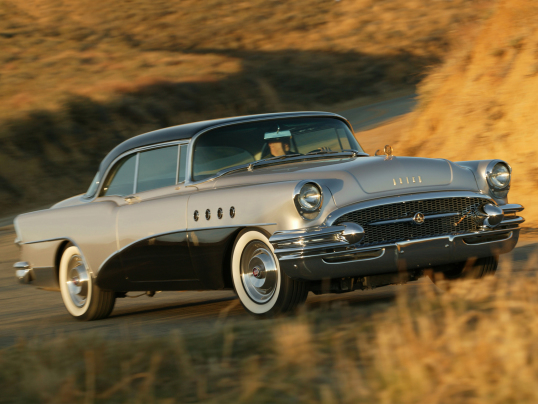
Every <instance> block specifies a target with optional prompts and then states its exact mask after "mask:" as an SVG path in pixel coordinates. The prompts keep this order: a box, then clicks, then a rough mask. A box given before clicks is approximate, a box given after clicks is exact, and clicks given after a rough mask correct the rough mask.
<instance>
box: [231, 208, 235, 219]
mask: <svg viewBox="0 0 538 404" xmlns="http://www.w3.org/2000/svg"><path fill="white" fill-rule="evenodd" d="M230 217H231V218H232V219H233V218H234V217H235V208H234V207H233V206H232V207H231V208H230Z"/></svg>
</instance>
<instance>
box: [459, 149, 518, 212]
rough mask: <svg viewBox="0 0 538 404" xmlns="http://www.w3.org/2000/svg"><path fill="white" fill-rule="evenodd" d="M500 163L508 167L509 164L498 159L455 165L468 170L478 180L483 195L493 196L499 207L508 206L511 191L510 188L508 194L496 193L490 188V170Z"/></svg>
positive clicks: (461, 162) (462, 162) (460, 162)
mask: <svg viewBox="0 0 538 404" xmlns="http://www.w3.org/2000/svg"><path fill="white" fill-rule="evenodd" d="M499 162H500V163H505V164H507V165H508V163H506V162H505V161H504V160H497V159H493V160H474V161H457V162H455V163H454V164H457V165H459V166H460V167H464V168H467V169H468V170H470V171H471V172H472V173H473V175H474V177H475V180H476V184H477V185H478V189H479V191H480V192H481V193H482V194H484V195H489V196H491V197H492V198H493V199H494V200H495V201H496V202H497V203H498V204H499V205H506V204H507V203H508V191H509V190H510V186H509V187H508V189H507V190H506V192H503V193H498V192H494V191H493V190H492V189H491V188H490V187H489V185H488V181H487V171H488V169H489V168H490V167H492V166H493V165H495V164H496V163H499ZM508 166H509V165H508ZM509 167H510V166H509Z"/></svg>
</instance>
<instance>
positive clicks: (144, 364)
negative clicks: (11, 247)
mask: <svg viewBox="0 0 538 404" xmlns="http://www.w3.org/2000/svg"><path fill="white" fill-rule="evenodd" d="M400 290H402V291H405V290H406V289H405V288H401V289H400ZM410 290H411V289H410ZM415 290H416V289H415ZM537 381H538V279H537V278H536V277H535V276H530V275H528V274H527V273H519V275H518V276H510V277H509V276H504V277H502V276H501V277H492V278H487V279H485V280H482V281H465V282H459V283H454V284H451V285H450V287H449V288H448V291H445V292H440V290H436V289H434V288H433V287H432V286H431V285H428V284H424V285H423V287H421V288H419V289H418V292H416V293H413V294H407V292H405V293H401V294H400V295H399V296H398V298H397V299H396V301H395V302H389V303H383V304H376V306H375V307H374V306H369V307H364V306H363V307H361V308H359V309H353V308H350V307H332V308H331V307H325V308H322V309H320V310H318V311H316V312H309V313H302V314H301V315H299V316H298V317H295V318H286V319H279V320H274V321H252V320H249V321H248V322H243V323H235V324H231V323H220V324H217V325H216V326H215V332H214V333H211V334H208V335H198V336H196V337H188V338H187V337H182V336H181V335H179V334H177V333H173V334H171V335H170V336H169V337H167V338H162V339H158V338H148V339H146V340H138V341H134V340H129V338H128V337H127V336H126V337H125V339H124V340H122V341H114V340H107V339H106V338H105V339H104V338H100V337H97V336H79V337H76V338H75V337H61V336H60V337H57V338H54V339H52V340H49V341H46V342H44V341H20V343H19V344H18V345H17V346H15V347H12V348H9V349H4V350H2V351H0V391H2V394H1V395H0V403H20V402H43V403H76V402H80V403H127V402H129V403H136V402H139V403H151V402H155V403H176V402H206V403H221V402H247V403H248V402H260V403H271V402H284V403H286V402H289V403H292V402H307V403H357V402H361V403H427V404H434V403H473V404H478V403H488V404H492V403H536V402H538V390H537V389H536V388H535V386H536V383H537Z"/></svg>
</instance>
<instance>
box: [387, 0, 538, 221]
mask: <svg viewBox="0 0 538 404" xmlns="http://www.w3.org/2000/svg"><path fill="white" fill-rule="evenodd" d="M456 43H457V46H456V48H455V50H454V52H453V53H452V54H451V55H450V56H449V57H447V60H446V61H445V62H444V63H443V64H442V65H441V66H440V67H438V68H437V69H436V70H435V71H434V72H433V73H432V74H431V75H430V76H429V77H427V78H426V79H425V80H424V81H423V82H422V84H421V85H420V86H419V94H420V104H419V108H418V110H417V111H416V112H415V113H414V116H413V118H412V122H411V124H410V125H409V129H408V130H406V131H404V132H403V134H402V135H401V136H400V138H399V139H398V142H397V143H396V145H395V149H396V150H397V151H398V153H399V154H409V155H417V156H426V157H442V158H448V159H450V160H454V161H458V160H479V159H491V158H499V159H504V160H506V161H507V162H508V163H509V164H510V165H511V166H512V168H513V182H512V189H511V191H510V201H511V202H514V203H521V204H523V205H524V206H525V208H526V210H525V214H524V216H525V217H526V218H527V220H528V222H527V225H530V226H532V227H537V226H538V207H537V202H538V186H537V179H538V114H537V113H536V108H537V106H538V3H537V2H536V1H534V0H501V1H499V2H498V3H497V4H496V6H495V8H494V9H493V11H492V15H491V17H490V18H489V19H487V20H485V21H484V22H483V24H481V25H480V26H477V27H475V28H469V29H466V30H463V31H461V32H460V33H459V38H457V40H456Z"/></svg>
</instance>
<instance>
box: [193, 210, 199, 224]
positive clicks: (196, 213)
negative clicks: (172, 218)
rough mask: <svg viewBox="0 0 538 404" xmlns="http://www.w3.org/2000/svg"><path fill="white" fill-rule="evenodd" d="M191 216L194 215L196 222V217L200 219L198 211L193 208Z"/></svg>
mask: <svg viewBox="0 0 538 404" xmlns="http://www.w3.org/2000/svg"><path fill="white" fill-rule="evenodd" d="M193 217H194V221H195V222H197V221H198V219H200V213H198V211H197V210H195V211H194V215H193Z"/></svg>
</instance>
